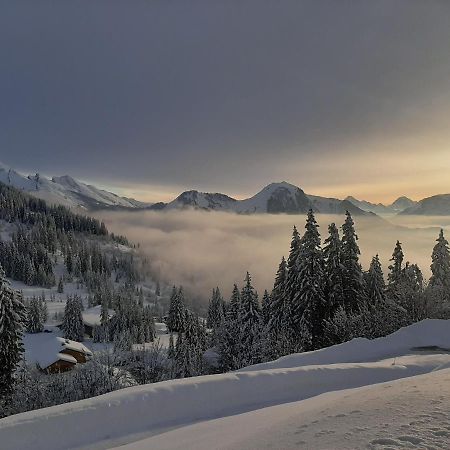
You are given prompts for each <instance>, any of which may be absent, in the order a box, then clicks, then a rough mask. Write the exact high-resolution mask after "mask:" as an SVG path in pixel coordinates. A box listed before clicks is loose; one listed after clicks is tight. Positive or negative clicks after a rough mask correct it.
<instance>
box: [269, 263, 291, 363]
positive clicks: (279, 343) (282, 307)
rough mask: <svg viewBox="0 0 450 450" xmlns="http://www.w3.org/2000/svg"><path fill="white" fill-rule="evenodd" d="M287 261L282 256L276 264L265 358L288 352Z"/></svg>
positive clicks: (289, 334)
mask: <svg viewBox="0 0 450 450" xmlns="http://www.w3.org/2000/svg"><path fill="white" fill-rule="evenodd" d="M287 274H288V271H287V263H286V260H285V258H284V256H283V257H282V258H281V262H280V264H279V266H278V270H277V273H276V275H275V281H274V285H273V289H272V293H271V295H270V297H271V313H270V318H269V321H268V326H267V343H266V346H267V347H268V348H267V349H266V357H267V359H275V358H277V357H279V356H284V355H286V354H288V353H289V351H290V348H291V343H292V341H293V336H292V335H291V334H292V333H291V328H290V325H291V322H290V316H289V314H290V309H289V307H288V306H289V305H288V304H287V302H286V297H287V296H286V284H287Z"/></svg>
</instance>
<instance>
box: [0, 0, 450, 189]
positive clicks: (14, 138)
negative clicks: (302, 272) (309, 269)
mask: <svg viewBox="0 0 450 450" xmlns="http://www.w3.org/2000/svg"><path fill="white" fill-rule="evenodd" d="M5 3H6V2H5ZM449 13H450V3H448V2H419V1H410V0H400V1H396V2H392V1H389V0H380V1H376V2H367V1H366V2H355V1H347V2H342V1H341V2H339V1H336V0H324V1H321V2H318V1H316V0H303V1H298V0H286V1H283V2H279V1H273V0H268V1H264V2H261V1H260V0H243V1H214V0H212V1H204V0H192V1H189V2H186V1H184V0H174V1H170V2H164V1H135V2H133V4H132V5H130V4H129V2H123V1H114V0H113V1H102V0H99V1H96V2H92V1H84V2H83V1H78V2H49V1H40V2H33V1H29V2H26V1H25V2H7V4H5V5H2V14H1V16H0V57H1V61H2V70H1V71H0V98H1V99H2V101H1V104H0V148H1V155H0V157H1V159H2V160H3V161H4V162H5V163H7V164H11V165H12V166H14V167H16V168H18V169H25V170H30V171H39V172H41V173H49V174H50V175H61V174H63V173H66V172H69V173H70V174H72V175H73V176H75V177H78V178H81V179H85V180H89V181H91V182H93V183H94V184H95V182H97V183H101V184H104V185H108V186H110V185H115V184H116V183H117V184H118V185H121V184H127V183H128V184H129V183H135V184H136V186H139V185H145V184H147V186H148V189H149V190H150V189H152V188H155V187H158V189H159V190H161V189H160V188H161V187H165V189H166V190H167V191H168V192H173V191H178V190H179V188H180V187H183V188H199V189H206V190H214V191H225V192H227V193H230V194H232V195H239V194H245V193H254V192H255V190H256V189H257V187H259V186H262V185H265V184H267V183H269V182H271V181H277V180H282V179H286V178H288V179H289V181H291V182H293V183H295V184H298V185H300V186H301V187H303V188H305V189H306V190H309V191H311V193H319V192H325V193H327V195H337V194H335V193H334V192H332V191H330V190H327V189H328V188H329V187H330V186H329V182H330V181H331V183H332V184H331V187H333V188H334V189H335V190H336V192H338V191H339V192H342V191H344V190H345V191H346V192H345V193H346V194H350V193H351V194H353V195H358V193H359V192H364V194H366V193H367V194H370V192H371V191H372V192H374V193H373V194H372V195H373V196H375V195H383V196H385V195H386V193H384V192H381V194H380V193H378V192H377V190H378V189H379V187H377V185H378V186H379V185H380V184H383V183H385V182H386V181H389V179H390V178H389V176H390V175H389V176H388V175H387V174H385V172H384V171H383V169H384V168H386V166H392V167H394V166H396V167H398V173H400V172H402V173H405V176H406V177H411V176H413V174H414V171H413V170H415V169H417V168H418V167H420V166H421V164H422V163H423V162H424V160H425V158H424V155H426V157H427V158H430V159H432V158H431V157H432V156H433V155H435V153H434V152H435V151H436V150H439V149H440V150H441V151H448V148H447V142H448V138H449V137H450V136H449V132H448V130H449V127H448V117H449V101H450V59H449V58H448V42H449V41H450V14H449ZM433 135H438V136H440V138H441V141H440V142H436V140H435V139H432V136H433ZM399 136H400V137H402V136H403V137H404V136H407V137H409V138H410V139H411V141H413V142H419V141H420V142H421V145H420V146H417V145H416V146H415V147H416V148H413V146H414V145H413V144H411V142H405V141H403V142H400V143H398V145H395V146H394V145H391V146H392V147H394V148H393V149H392V151H390V152H387V151H384V152H383V158H380V157H378V156H379V152H380V151H382V150H383V149H384V148H385V145H386V142H388V143H389V142H390V143H392V140H393V139H396V138H398V137H399ZM396 142H397V141H396ZM368 154H369V155H375V158H372V159H375V162H374V163H371V164H369V163H367V161H366V160H365V158H364V157H366V156H367V155H368ZM389 155H395V156H396V157H395V158H391V157H390V156H389ZM358 156H362V161H360V162H358V163H357V164H356V163H355V162H354V161H355V157H358ZM402 158H403V162H404V161H405V160H407V161H408V165H406V164H399V165H397V163H398V161H399V160H402ZM436 158H437V157H436ZM311 160H314V162H315V163H316V164H311ZM336 161H343V166H344V168H343V169H342V170H336V169H335V167H334V165H335V162H336ZM413 161H414V162H415V164H412V162H413ZM355 164H356V165H355ZM444 165H445V167H446V169H447V170H448V169H449V167H450V162H449V161H448V160H447V161H446V162H445V164H444ZM350 166H352V176H354V175H355V174H360V177H359V178H360V179H359V180H357V182H356V183H355V184H354V185H352V183H353V180H352V177H350V176H349V173H348V167H350ZM440 166H441V167H442V161H440ZM374 167H375V168H377V170H373V168H374ZM397 175H398V174H397ZM439 178H440V180H441V185H443V183H444V180H445V181H446V178H445V175H444V174H439ZM361 179H362V180H361ZM425 179H426V180H431V179H433V180H434V181H436V177H434V178H433V173H431V174H429V175H428V176H427V177H425ZM421 183H422V177H421V178H420V179H417V178H416V179H415V183H414V184H415V186H416V187H417V186H420V185H421ZM361 184H363V186H361ZM352 186H354V187H358V191H359V192H355V191H353V192H350V190H351V188H352ZM345 187H346V189H344V188H345ZM407 187H408V186H406V188H407ZM425 187H426V188H427V189H428V190H427V192H429V190H430V189H429V187H428V186H425ZM392 189H395V186H393V187H392ZM140 190H141V191H142V189H140ZM355 190H356V189H355ZM398 193H399V194H400V193H402V194H403V193H406V194H408V193H409V192H398ZM148 197H149V196H148ZM152 198H154V196H153V197H152Z"/></svg>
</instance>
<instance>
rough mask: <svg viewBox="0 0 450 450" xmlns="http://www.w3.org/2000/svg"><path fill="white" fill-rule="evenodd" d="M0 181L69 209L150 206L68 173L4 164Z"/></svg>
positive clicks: (0, 167)
mask: <svg viewBox="0 0 450 450" xmlns="http://www.w3.org/2000/svg"><path fill="white" fill-rule="evenodd" d="M0 182H2V183H4V184H7V185H10V186H13V187H15V188H17V189H20V190H22V191H26V192H28V193H30V194H32V195H33V196H35V197H38V198H41V199H42V200H45V201H47V202H49V203H54V204H58V205H64V206H67V207H69V208H84V209H95V208H114V207H120V208H145V207H147V206H149V204H148V203H144V202H139V201H137V200H134V199H131V198H126V197H119V196H118V195H116V194H113V193H112V192H108V191H105V190H102V189H99V188H97V187H95V186H92V185H88V184H85V183H82V182H81V181H78V180H75V179H74V178H72V177H70V176H69V175H64V176H61V177H53V178H52V179H48V178H46V177H43V176H40V175H39V174H36V175H29V176H25V175H22V174H20V173H19V172H17V171H15V170H14V169H12V168H10V167H8V166H6V165H4V164H1V163H0Z"/></svg>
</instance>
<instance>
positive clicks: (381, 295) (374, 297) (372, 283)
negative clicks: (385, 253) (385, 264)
mask: <svg viewBox="0 0 450 450" xmlns="http://www.w3.org/2000/svg"><path fill="white" fill-rule="evenodd" d="M366 288H367V299H368V302H369V306H370V307H377V306H379V305H382V304H384V302H385V301H386V293H385V291H386V285H385V282H384V276H383V270H382V268H381V263H380V258H379V257H378V255H376V256H374V257H373V258H372V261H371V263H370V268H369V271H368V272H367V277H366Z"/></svg>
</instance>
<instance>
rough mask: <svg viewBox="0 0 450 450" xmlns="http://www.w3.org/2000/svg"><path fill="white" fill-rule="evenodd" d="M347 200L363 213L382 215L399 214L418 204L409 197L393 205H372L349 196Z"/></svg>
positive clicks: (402, 198)
mask: <svg viewBox="0 0 450 450" xmlns="http://www.w3.org/2000/svg"><path fill="white" fill-rule="evenodd" d="M346 200H348V201H349V202H351V203H353V204H354V205H355V206H357V207H358V208H360V209H362V210H363V211H368V212H373V213H375V214H380V215H391V214H397V213H399V212H401V211H403V210H405V209H407V208H410V207H411V206H414V205H415V204H416V202H415V201H413V200H411V199H409V198H408V197H399V198H398V199H397V200H395V202H394V203H392V204H391V205H383V203H371V202H368V201H366V200H358V199H356V198H355V197H352V196H348V197H347V198H346Z"/></svg>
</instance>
